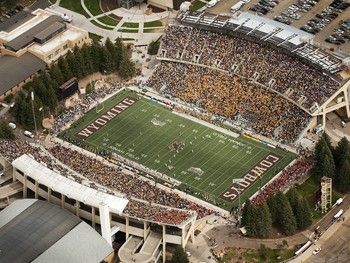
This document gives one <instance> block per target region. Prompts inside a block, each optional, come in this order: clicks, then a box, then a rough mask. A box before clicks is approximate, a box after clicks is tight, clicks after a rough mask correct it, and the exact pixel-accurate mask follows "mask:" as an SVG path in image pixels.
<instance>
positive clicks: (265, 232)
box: [256, 202, 272, 238]
mask: <svg viewBox="0 0 350 263" xmlns="http://www.w3.org/2000/svg"><path fill="white" fill-rule="evenodd" d="M256 225H257V236H258V237H261V238H267V237H269V236H270V235H271V232H272V218H271V214H270V211H269V207H268V206H267V204H266V202H264V203H263V204H261V205H260V206H258V207H257V210H256Z"/></svg>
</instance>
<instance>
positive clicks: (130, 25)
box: [122, 22, 139, 28]
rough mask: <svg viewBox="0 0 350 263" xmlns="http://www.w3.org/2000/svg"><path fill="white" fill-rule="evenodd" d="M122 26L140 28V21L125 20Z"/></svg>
mask: <svg viewBox="0 0 350 263" xmlns="http://www.w3.org/2000/svg"><path fill="white" fill-rule="evenodd" d="M122 27H128V28H139V23H133V22H125V23H124V24H123V25H122Z"/></svg>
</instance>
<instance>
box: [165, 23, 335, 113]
mask: <svg viewBox="0 0 350 263" xmlns="http://www.w3.org/2000/svg"><path fill="white" fill-rule="evenodd" d="M260 42H261V41H260ZM160 56H163V57H166V58H169V59H175V60H181V61H187V62H194V63H198V64H202V65H206V66H212V67H215V68H219V69H223V70H225V71H234V73H235V74H236V75H239V76H242V77H245V78H253V76H254V75H255V77H256V79H255V81H257V82H259V83H261V84H263V85H266V86H269V87H270V88H273V89H275V90H276V91H278V92H280V93H282V94H284V95H285V96H288V97H289V98H290V99H292V100H294V101H295V102H297V103H299V104H300V105H301V106H304V107H305V108H307V109H309V108H310V107H311V106H312V105H313V104H314V103H315V102H316V103H318V105H322V103H324V102H325V100H326V99H327V98H329V97H330V96H331V95H332V94H333V93H334V92H335V91H336V90H337V89H339V87H340V84H339V83H338V81H336V80H335V78H334V76H330V75H328V74H326V73H325V72H321V71H320V70H319V69H317V68H314V67H312V66H310V65H307V64H305V63H303V62H302V61H301V60H300V59H299V58H298V57H296V56H294V55H292V54H286V52H284V51H281V50H278V49H277V47H276V48H272V47H270V46H267V45H266V44H264V43H256V42H253V41H249V40H247V39H243V38H238V37H233V36H229V35H223V34H220V33H214V32H211V31H206V30H201V29H196V28H192V27H184V26H177V25H172V26H169V27H168V29H167V31H166V35H165V36H164V37H163V40H162V45H161V52H160ZM256 73H257V74H256ZM255 77H254V78H255ZM271 79H274V80H275V81H272V82H270V81H271ZM272 83H273V85H271V84H272ZM305 98H306V99H305Z"/></svg>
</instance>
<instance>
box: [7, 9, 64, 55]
mask: <svg viewBox="0 0 350 263" xmlns="http://www.w3.org/2000/svg"><path fill="white" fill-rule="evenodd" d="M56 22H63V19H62V18H61V17H59V16H56V15H51V16H49V17H47V18H46V19H45V20H43V21H41V22H40V23H38V24H36V25H35V26H33V27H31V28H30V29H28V30H26V31H24V32H23V33H22V34H20V35H19V36H17V37H16V38H14V39H12V40H10V41H9V42H7V43H6V44H4V46H5V47H6V48H8V49H10V50H13V51H15V52H17V51H18V50H20V49H22V48H24V47H26V46H27V45H29V44H30V43H32V42H33V41H34V37H35V36H36V35H38V34H39V33H40V32H42V31H45V30H46V29H47V28H50V27H51V26H52V25H53V24H55V23H56ZM51 29H52V28H51Z"/></svg>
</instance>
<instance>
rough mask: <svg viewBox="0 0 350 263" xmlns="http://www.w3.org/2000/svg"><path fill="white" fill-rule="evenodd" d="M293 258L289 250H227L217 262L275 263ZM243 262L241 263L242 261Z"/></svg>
mask: <svg viewBox="0 0 350 263" xmlns="http://www.w3.org/2000/svg"><path fill="white" fill-rule="evenodd" d="M293 256H294V251H293V250H291V249H270V248H265V249H264V250H261V249H243V248H229V249H227V250H226V253H225V255H224V256H223V258H222V259H221V260H219V262H221V263H224V262H247V263H248V262H249V263H257V262H258V263H265V262H266V263H277V262H282V261H284V260H287V259H289V258H291V257H293ZM242 260H243V261H242Z"/></svg>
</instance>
